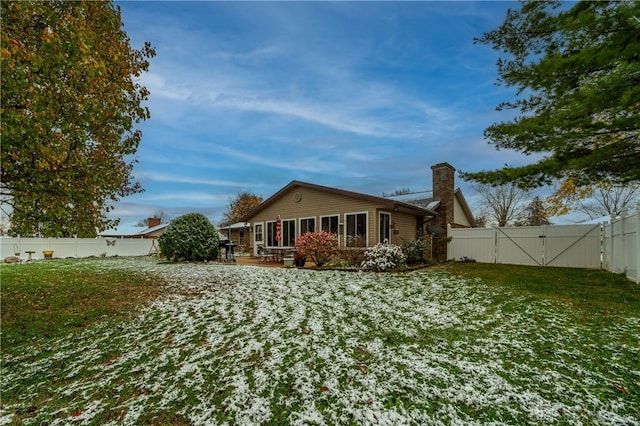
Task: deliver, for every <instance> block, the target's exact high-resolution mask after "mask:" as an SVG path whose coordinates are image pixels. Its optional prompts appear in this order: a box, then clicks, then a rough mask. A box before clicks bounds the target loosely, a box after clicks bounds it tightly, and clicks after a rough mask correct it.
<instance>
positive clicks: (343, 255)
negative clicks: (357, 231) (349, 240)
mask: <svg viewBox="0 0 640 426" xmlns="http://www.w3.org/2000/svg"><path fill="white" fill-rule="evenodd" d="M364 251H365V249H364V248H345V249H342V250H340V251H339V252H338V256H340V259H342V261H343V263H344V264H345V265H346V266H355V267H358V268H359V267H360V265H362V262H364V261H365V260H366V258H365V257H364Z"/></svg>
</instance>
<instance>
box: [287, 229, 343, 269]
mask: <svg viewBox="0 0 640 426" xmlns="http://www.w3.org/2000/svg"><path fill="white" fill-rule="evenodd" d="M295 249H296V250H297V252H298V254H299V255H300V256H302V257H306V258H307V259H311V260H312V261H313V263H315V264H316V266H322V265H324V264H325V263H327V262H328V261H329V260H331V258H332V257H333V256H335V255H336V254H337V253H338V249H339V246H338V235H337V234H332V233H330V232H326V231H317V232H308V233H306V234H304V235H300V236H299V237H298V239H297V240H296V243H295Z"/></svg>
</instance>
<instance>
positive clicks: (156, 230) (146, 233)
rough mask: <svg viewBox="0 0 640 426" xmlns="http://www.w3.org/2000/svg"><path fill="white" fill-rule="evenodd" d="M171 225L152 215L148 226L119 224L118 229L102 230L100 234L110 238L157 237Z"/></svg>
mask: <svg viewBox="0 0 640 426" xmlns="http://www.w3.org/2000/svg"><path fill="white" fill-rule="evenodd" d="M167 226H169V224H168V223H160V218H157V217H150V218H148V219H147V227H146V228H142V229H141V228H140V227H139V226H134V227H124V226H119V227H118V228H116V229H110V230H107V231H104V232H101V233H100V234H99V236H101V237H109V238H153V239H157V238H159V237H160V235H162V234H164V231H165V228H166V227H167Z"/></svg>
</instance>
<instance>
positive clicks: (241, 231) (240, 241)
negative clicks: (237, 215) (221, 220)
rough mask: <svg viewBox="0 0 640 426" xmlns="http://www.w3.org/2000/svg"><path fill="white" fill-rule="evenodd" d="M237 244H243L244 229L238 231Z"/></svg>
mask: <svg viewBox="0 0 640 426" xmlns="http://www.w3.org/2000/svg"><path fill="white" fill-rule="evenodd" d="M238 245H240V246H243V245H244V229H241V230H239V231H238Z"/></svg>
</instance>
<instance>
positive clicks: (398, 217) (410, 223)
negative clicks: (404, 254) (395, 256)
mask: <svg viewBox="0 0 640 426" xmlns="http://www.w3.org/2000/svg"><path fill="white" fill-rule="evenodd" d="M391 223H393V225H394V227H393V229H392V230H391V234H392V235H391V243H392V244H395V245H398V246H402V245H404V244H406V243H408V242H410V241H413V240H415V239H416V228H417V226H418V221H417V219H416V217H415V216H413V215H409V214H402V213H392V214H391ZM396 232H397V234H396Z"/></svg>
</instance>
